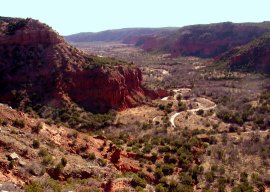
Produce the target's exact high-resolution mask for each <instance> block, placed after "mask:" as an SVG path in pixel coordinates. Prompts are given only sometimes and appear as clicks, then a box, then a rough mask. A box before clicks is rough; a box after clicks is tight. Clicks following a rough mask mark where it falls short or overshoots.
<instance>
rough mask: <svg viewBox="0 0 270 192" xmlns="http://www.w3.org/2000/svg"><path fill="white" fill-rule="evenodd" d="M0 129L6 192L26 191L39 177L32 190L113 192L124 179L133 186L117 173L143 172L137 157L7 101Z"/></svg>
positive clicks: (0, 112)
mask: <svg viewBox="0 0 270 192" xmlns="http://www.w3.org/2000/svg"><path fill="white" fill-rule="evenodd" d="M0 132H1V134H0V152H1V153H0V181H1V185H0V190H1V191H7V190H8V191H23V190H22V189H21V188H23V187H24V186H25V185H27V184H30V183H32V184H31V185H29V186H28V187H27V188H31V186H32V187H33V186H35V183H34V181H35V182H36V183H38V186H35V187H36V188H34V189H32V190H27V191H43V190H37V187H38V188H44V191H51V190H52V191H60V189H61V191H83V190H86V189H88V190H87V191H95V190H97V189H100V190H102V191H103V190H105V189H106V191H108V192H110V191H114V190H113V188H114V187H115V185H116V187H118V188H121V181H122V180H124V181H125V183H126V186H123V185H122V188H124V187H125V188H127V187H128V188H131V185H130V179H128V178H118V179H115V178H116V175H121V173H122V172H125V171H131V172H137V171H139V170H141V168H140V167H139V162H138V160H136V159H134V158H131V157H129V156H128V155H127V152H126V151H124V150H119V149H117V147H116V146H115V145H114V144H113V143H112V142H111V141H109V140H107V139H105V138H102V137H101V138H100V137H98V136H89V134H84V133H79V132H76V131H74V130H72V129H69V128H66V127H64V126H56V125H51V124H47V123H46V121H44V119H39V118H33V117H31V116H29V115H27V114H24V113H21V112H18V111H16V110H13V109H10V107H8V106H6V105H3V104H0ZM115 154H118V155H115ZM100 178H101V179H100ZM52 179H54V180H52ZM71 180H72V182H71ZM83 180H85V181H86V180H87V182H83ZM119 183H120V185H119ZM14 184H15V185H14ZM36 185H37V184H36ZM56 189H58V190H56Z"/></svg>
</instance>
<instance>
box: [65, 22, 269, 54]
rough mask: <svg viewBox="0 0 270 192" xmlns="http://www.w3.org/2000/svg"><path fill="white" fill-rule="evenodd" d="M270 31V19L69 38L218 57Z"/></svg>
mask: <svg viewBox="0 0 270 192" xmlns="http://www.w3.org/2000/svg"><path fill="white" fill-rule="evenodd" d="M268 31H270V22H262V23H231V22H225V23H216V24H205V25H191V26H186V27H182V28H157V29H153V28H133V29H132V28H130V29H119V30H108V31H103V32H99V33H79V34H75V35H71V36H67V37H65V39H66V40H67V41H69V42H91V41H107V42H108V41H121V42H123V43H126V44H134V45H136V46H138V47H141V48H142V49H144V50H145V51H150V52H164V53H170V54H171V55H172V56H180V55H181V56H197V57H202V58H211V57H216V56H218V55H220V54H222V53H225V52H226V51H228V50H230V49H232V48H234V47H237V46H241V45H244V44H247V43H249V42H250V41H252V40H254V39H256V38H258V37H260V36H261V35H263V34H264V33H266V32H268Z"/></svg>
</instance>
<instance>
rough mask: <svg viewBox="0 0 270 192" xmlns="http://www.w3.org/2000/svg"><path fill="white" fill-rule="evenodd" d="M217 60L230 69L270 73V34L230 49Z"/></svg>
mask: <svg viewBox="0 0 270 192" xmlns="http://www.w3.org/2000/svg"><path fill="white" fill-rule="evenodd" d="M216 62H217V63H219V64H220V65H222V64H223V65H224V64H225V66H226V67H227V68H228V69H230V70H240V71H248V72H262V73H267V74H270V34H269V33H268V34H265V35H264V36H262V37H260V38H258V39H255V40H254V41H252V42H250V43H249V44H247V45H245V46H241V47H237V48H234V49H232V50H230V51H228V52H227V53H225V54H223V55H222V56H221V57H220V58H218V59H217V60H216Z"/></svg>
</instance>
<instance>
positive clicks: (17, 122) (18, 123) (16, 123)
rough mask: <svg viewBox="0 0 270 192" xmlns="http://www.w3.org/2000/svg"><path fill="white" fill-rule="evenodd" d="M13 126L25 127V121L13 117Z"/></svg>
mask: <svg viewBox="0 0 270 192" xmlns="http://www.w3.org/2000/svg"><path fill="white" fill-rule="evenodd" d="M12 125H13V126H14V127H17V128H24V127H25V122H24V120H23V119H15V120H14V121H13V124H12Z"/></svg>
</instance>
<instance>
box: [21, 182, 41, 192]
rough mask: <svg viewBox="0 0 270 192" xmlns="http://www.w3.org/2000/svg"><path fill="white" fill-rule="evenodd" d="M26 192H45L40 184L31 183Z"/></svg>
mask: <svg viewBox="0 0 270 192" xmlns="http://www.w3.org/2000/svg"><path fill="white" fill-rule="evenodd" d="M24 190H25V192H44V190H43V187H42V185H41V184H40V183H38V182H31V183H30V184H28V185H26V186H25V187H24Z"/></svg>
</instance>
